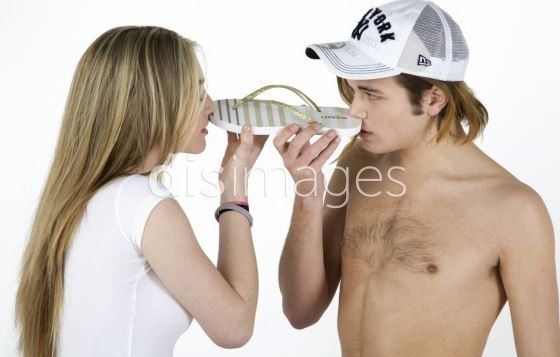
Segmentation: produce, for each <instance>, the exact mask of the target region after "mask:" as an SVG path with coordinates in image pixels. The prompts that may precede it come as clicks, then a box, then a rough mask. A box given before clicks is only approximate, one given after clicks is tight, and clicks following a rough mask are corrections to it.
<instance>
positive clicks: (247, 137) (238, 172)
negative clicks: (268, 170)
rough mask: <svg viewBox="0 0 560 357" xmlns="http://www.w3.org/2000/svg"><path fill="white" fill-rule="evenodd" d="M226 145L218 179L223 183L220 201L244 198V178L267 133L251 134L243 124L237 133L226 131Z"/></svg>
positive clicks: (253, 162) (245, 197)
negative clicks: (239, 132)
mask: <svg viewBox="0 0 560 357" xmlns="http://www.w3.org/2000/svg"><path fill="white" fill-rule="evenodd" d="M227 135H228V145H227V148H226V152H225V154H224V158H223V159H222V170H221V171H220V175H219V180H220V183H221V184H222V185H223V189H224V190H223V192H222V202H228V201H236V200H243V201H244V200H246V199H247V192H246V179H247V177H248V175H249V171H250V170H251V169H252V168H253V165H254V164H255V161H257V158H258V157H259V155H260V153H261V151H262V148H263V146H264V144H265V143H266V140H267V139H268V135H253V133H252V132H251V127H250V126H249V125H245V126H244V127H243V129H242V131H241V134H239V138H238V137H237V135H236V134H235V133H231V132H228V133H227Z"/></svg>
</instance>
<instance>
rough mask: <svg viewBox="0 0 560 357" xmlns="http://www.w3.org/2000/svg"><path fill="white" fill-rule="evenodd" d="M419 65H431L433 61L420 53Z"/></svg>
mask: <svg viewBox="0 0 560 357" xmlns="http://www.w3.org/2000/svg"><path fill="white" fill-rule="evenodd" d="M418 65H419V66H424V67H430V66H431V65H432V61H430V60H429V59H427V58H426V57H424V56H422V55H419V56H418Z"/></svg>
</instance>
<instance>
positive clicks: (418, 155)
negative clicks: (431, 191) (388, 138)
mask: <svg viewBox="0 0 560 357" xmlns="http://www.w3.org/2000/svg"><path fill="white" fill-rule="evenodd" d="M463 138H464V132H463V131H462V130H461V133H460V134H459V135H458V136H447V137H445V138H443V139H441V140H440V141H439V142H438V143H436V140H435V132H433V133H431V135H429V136H428V138H427V139H424V140H422V141H420V142H418V143H417V144H416V145H414V146H411V147H408V148H406V149H403V150H398V151H394V152H392V153H389V154H387V156H386V160H387V161H388V163H390V164H391V165H393V166H394V165H399V166H402V167H404V168H405V170H406V171H407V173H408V174H412V175H414V176H418V177H428V176H433V175H434V174H436V175H437V174H453V173H454V172H456V171H457V170H458V168H459V167H460V166H461V165H462V164H463V163H462V162H461V158H464V157H465V155H466V152H467V151H469V150H472V147H473V146H472V144H465V145H462V139H463Z"/></svg>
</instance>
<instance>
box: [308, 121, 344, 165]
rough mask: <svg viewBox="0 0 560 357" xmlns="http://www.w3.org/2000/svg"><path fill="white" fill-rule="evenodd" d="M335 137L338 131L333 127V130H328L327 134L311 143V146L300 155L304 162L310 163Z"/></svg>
mask: <svg viewBox="0 0 560 357" xmlns="http://www.w3.org/2000/svg"><path fill="white" fill-rule="evenodd" d="M335 138H336V131H335V130H332V129H331V130H329V131H327V132H326V133H325V134H323V135H321V137H320V138H319V140H317V141H316V142H315V143H313V144H312V145H309V148H308V149H307V150H305V151H303V152H302V154H301V156H300V160H301V161H302V162H303V163H304V164H309V163H310V162H311V161H313V160H314V159H315V158H316V157H317V156H319V154H320V153H321V151H323V150H324V149H325V148H326V147H327V145H329V143H330V142H331V141H332V140H334V139H335Z"/></svg>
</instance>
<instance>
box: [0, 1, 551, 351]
mask: <svg viewBox="0 0 560 357" xmlns="http://www.w3.org/2000/svg"><path fill="white" fill-rule="evenodd" d="M439 4H440V5H441V6H442V7H443V8H444V9H446V10H447V11H448V12H449V13H450V14H451V15H452V16H453V17H454V18H455V19H456V20H457V22H458V23H459V24H460V25H461V26H462V28H463V32H464V34H465V36H466V38H467V41H468V42H469V45H470V49H471V63H470V67H469V71H468V74H467V82H468V83H469V84H470V85H471V86H472V87H473V88H474V89H475V91H476V93H477V94H478V95H479V97H480V98H481V100H482V101H483V102H484V103H485V104H486V106H487V108H488V109H489V111H490V123H489V126H488V128H487V130H486V132H485V135H484V140H483V141H479V144H480V146H481V147H482V148H483V149H484V150H485V151H486V152H487V153H488V154H489V155H490V156H492V157H493V158H494V159H495V160H497V161H498V162H499V163H501V164H502V165H503V166H505V167H506V168H507V169H509V170H510V171H511V172H512V173H513V174H514V175H516V176H517V177H518V178H519V179H521V180H522V181H524V182H526V183H527V184H529V185H531V186H532V187H533V188H534V189H536V190H537V191H538V192H539V193H540V194H541V196H542V197H543V198H544V200H545V202H546V203H547V206H548V208H549V211H550V214H551V216H552V219H553V221H554V225H555V228H556V231H557V232H558V229H559V227H560V201H559V199H558V197H559V193H560V190H559V189H558V187H557V186H556V185H557V182H559V181H560V165H559V163H560V159H559V158H558V156H557V155H558V153H559V152H560V143H559V140H558V132H560V124H559V120H560V115H559V114H560V109H559V100H560V97H559V95H558V83H559V80H560V70H559V68H560V66H558V65H557V62H558V61H559V59H560V58H559V56H560V51H559V49H558V37H559V36H558V35H560V30H558V27H557V23H558V20H557V18H556V14H557V11H558V5H557V3H556V2H555V1H550V0H533V1H525V0H512V1H508V2H505V1H487V0H486V1H483V0H471V1H456V0H455V1H452V0H440V1H439ZM371 5H372V3H371V2H370V1H369V0H354V1H348V0H345V1H342V0H341V1H333V0H328V1H327V0H309V1H304V0H298V1H294V0H284V1H263V0H261V1H257V0H254V1H243V0H238V1H227V0H221V1H211V0H206V1H200V0H198V1H194V0H191V1H179V0H177V1H159V2H158V3H156V2H153V1H145V0H142V1H132V0H127V1H120V2H116V1H109V0H98V1H81V2H79V1H69V0H68V1H62V0H53V1H39V0H35V1H30V0H17V1H16V0H0V46H1V47H0V48H1V49H0V118H1V120H2V130H0V148H1V151H0V152H1V155H2V165H3V168H2V175H1V178H0V180H1V183H2V185H1V190H2V194H3V196H4V199H2V200H1V203H0V204H1V206H0V207H1V214H2V220H1V222H2V233H3V234H2V238H1V240H0V242H1V248H0V355H1V356H15V355H16V350H15V335H14V332H13V302H14V292H15V289H16V285H17V271H18V269H19V261H20V258H21V253H22V249H23V246H24V242H25V237H26V235H27V233H28V229H29V225H30V219H31V215H32V214H33V211H34V209H35V205H36V203H37V199H38V194H39V192H40V190H41V187H42V185H43V184H44V180H45V177H46V174H47V170H48V168H49V164H50V160H51V158H52V153H53V149H54V145H55V142H56V138H57V135H58V130H59V126H60V121H61V115H62V110H63V107H64V103H65V100H66V95H67V91H68V89H69V86H70V81H71V78H72V74H73V71H74V68H75V66H76V64H77V61H78V59H79V57H80V56H81V54H82V53H83V51H84V50H85V49H86V47H87V46H88V45H89V44H90V43H91V42H92V41H93V40H94V39H95V38H96V37H97V36H98V35H100V34H101V33H102V32H104V31H105V30H107V29H109V28H111V27H114V26H119V25H129V24H134V25H159V26H163V27H167V28H170V29H173V30H175V31H177V32H179V33H181V34H182V35H183V36H185V37H189V38H191V39H194V40H196V41H197V42H198V43H200V45H201V46H202V48H203V49H204V53H205V56H206V69H207V80H208V84H209V85H208V90H209V92H210V94H211V95H212V96H213V97H214V98H224V97H226V98H239V97H240V96H242V95H244V94H246V93H248V92H249V91H251V90H253V89H256V88H258V87H260V86H262V85H265V84H270V83H285V84H291V85H294V86H296V87H298V88H300V89H302V90H303V91H304V92H306V93H307V94H309V95H310V96H311V97H312V98H314V99H315V101H316V102H318V103H319V104H324V105H342V101H341V100H340V98H339V97H338V94H337V90H336V84H335V80H334V77H333V76H332V75H331V74H330V73H329V72H328V71H327V69H326V68H325V67H324V66H323V65H322V64H321V63H319V62H315V61H311V60H308V59H306V57H305V55H304V48H305V45H306V44H309V43H313V42H328V41H334V40H345V39H347V38H348V37H349V34H350V32H351V31H352V29H353V28H354V26H355V24H356V23H357V21H358V20H359V18H360V17H361V16H362V14H363V13H364V12H365V11H366V10H367V9H368V8H369V7H371ZM289 99H290V98H289ZM291 99H293V98H291ZM207 139H208V140H207V141H208V146H207V150H206V151H205V152H204V153H203V154H201V155H197V156H196V157H189V158H186V157H184V156H181V157H179V158H178V159H177V161H176V164H175V166H174V168H176V169H177V170H176V171H177V174H176V175H177V176H176V178H174V179H175V181H174V182H175V183H180V182H183V170H184V167H185V165H184V162H185V160H186V159H189V160H192V159H195V160H196V161H195V162H194V163H189V164H190V166H189V167H190V168H189V170H192V171H190V172H191V173H192V172H198V171H197V170H210V169H217V168H218V165H219V162H220V160H221V155H222V153H223V150H224V147H225V134H224V132H222V131H220V130H218V129H216V128H215V127H210V134H209V135H208V137H207ZM280 165H281V160H280V158H279V156H278V155H277V153H276V152H275V150H274V148H273V147H272V145H271V144H270V143H269V144H267V146H266V148H265V151H264V153H263V155H262V157H261V158H260V159H259V161H258V162H257V165H256V166H257V167H260V168H263V169H264V170H270V169H273V168H275V167H279V166H280ZM259 180H260V181H259ZM282 182H283V180H282V179H281V176H280V175H278V177H277V178H275V179H270V178H269V179H267V196H268V197H267V198H266V199H265V197H264V192H263V188H262V178H260V177H258V176H255V177H253V178H252V186H251V191H250V196H251V206H252V211H254V212H255V213H254V216H255V221H256V223H255V225H254V227H253V234H254V238H255V245H256V249H257V257H258V264H259V275H260V295H259V298H260V300H259V307H258V311H257V322H256V329H255V333H254V336H253V338H252V340H251V341H250V342H249V343H248V344H247V345H246V346H245V347H243V348H241V349H238V350H223V349H220V348H218V347H216V346H214V345H213V344H212V343H211V341H210V340H209V339H208V338H207V337H206V336H205V335H204V333H203V332H202V330H201V329H200V327H199V326H198V325H197V324H196V323H194V324H193V326H192V327H191V328H190V329H189V330H188V331H187V332H186V333H185V334H184V335H183V336H182V337H181V338H180V340H179V341H178V343H177V345H176V347H175V356H264V355H266V356H271V357H272V356H287V355H290V356H310V355H312V356H338V355H339V342H338V336H337V332H336V311H337V304H336V300H337V298H336V297H335V302H333V304H332V305H331V306H330V307H329V309H328V311H327V312H326V314H325V316H324V317H323V318H322V319H321V320H320V321H319V322H318V323H317V324H316V325H314V326H313V327H310V328H308V329H305V330H303V331H297V330H294V329H292V328H291V326H290V325H289V323H288V322H287V320H286V319H285V318H284V316H283V314H282V309H281V299H280V293H279V289H278V283H277V273H278V271H277V266H278V259H279V256H280V252H281V248H282V245H283V241H284V237H285V234H286V232H287V229H288V225H289V219H290V212H291V205H292V198H291V197H290V195H284V192H283V185H282ZM288 188H290V186H288ZM179 200H180V202H181V204H182V205H183V207H184V208H185V210H186V212H187V215H188V216H189V218H190V220H191V222H192V224H193V226H194V229H195V233H196V234H197V237H198V239H199V240H200V242H201V244H202V246H203V248H204V249H205V251H206V252H207V254H208V255H209V256H210V257H211V258H212V259H215V258H216V255H217V254H216V253H217V225H216V223H215V221H214V219H213V217H212V213H213V210H214V209H215V207H216V205H217V203H218V201H217V199H213V200H212V199H205V198H203V197H200V196H199V197H179ZM558 252H560V249H558V248H557V251H556V255H557V256H559V254H558ZM84 323H86V322H84ZM513 355H515V347H514V341H513V334H512V330H511V322H510V316H509V312H508V306H507V305H506V307H505V308H504V311H503V312H502V314H501V315H500V317H499V318H498V321H497V323H496V325H495V326H494V328H493V330H492V333H491V335H490V338H489V340H488V344H487V348H486V351H485V354H484V356H513Z"/></svg>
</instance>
